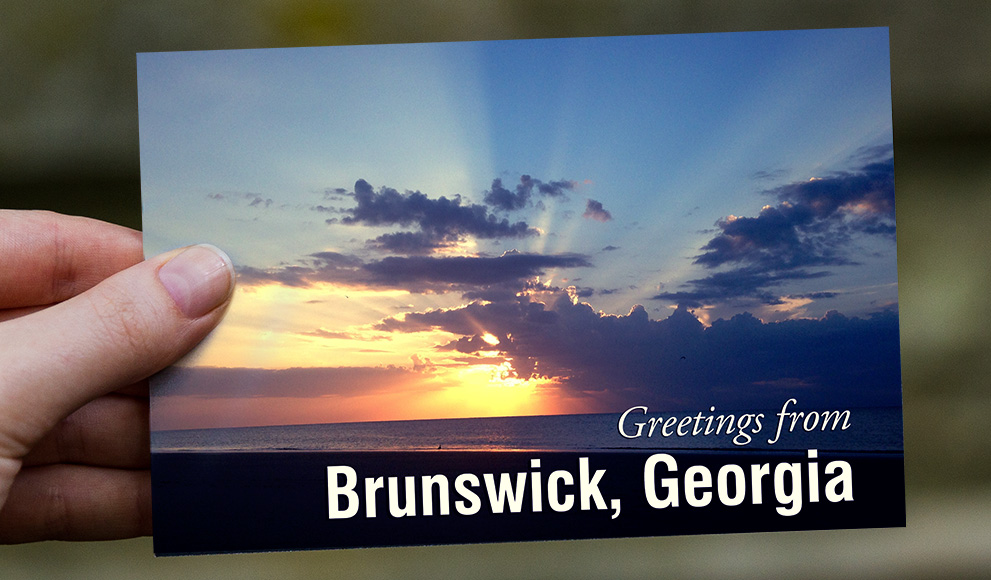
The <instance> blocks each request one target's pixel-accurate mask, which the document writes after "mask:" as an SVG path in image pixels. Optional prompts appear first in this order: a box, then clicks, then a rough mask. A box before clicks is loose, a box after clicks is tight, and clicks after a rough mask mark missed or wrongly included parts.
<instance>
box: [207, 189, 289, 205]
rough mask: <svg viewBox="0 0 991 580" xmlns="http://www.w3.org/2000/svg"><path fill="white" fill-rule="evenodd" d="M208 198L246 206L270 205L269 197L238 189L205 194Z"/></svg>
mask: <svg viewBox="0 0 991 580" xmlns="http://www.w3.org/2000/svg"><path fill="white" fill-rule="evenodd" d="M207 198H208V199H212V200H214V201H226V202H229V203H244V204H246V205H247V206H248V207H261V208H268V207H271V206H272V203H274V202H273V201H272V199H271V198H266V197H263V196H261V195H259V194H257V193H247V192H240V191H228V192H224V193H210V194H207Z"/></svg>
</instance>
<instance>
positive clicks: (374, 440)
mask: <svg viewBox="0 0 991 580" xmlns="http://www.w3.org/2000/svg"><path fill="white" fill-rule="evenodd" d="M778 411H779V409H773V410H763V411H752V412H750V413H752V414H757V413H763V414H764V417H763V418H762V419H761V423H760V426H759V428H758V425H757V423H756V422H755V421H754V420H752V419H751V421H750V422H749V423H748V424H746V427H745V428H744V429H742V434H741V429H740V428H739V427H740V426H741V425H742V424H741V423H740V422H739V421H740V418H741V416H742V415H743V413H740V412H727V411H716V412H703V413H702V414H701V419H699V420H696V419H697V413H691V414H689V413H671V414H661V413H648V414H644V413H643V412H640V411H634V412H631V413H629V414H628V415H627V417H626V419H625V421H624V422H623V428H624V429H625V431H626V434H627V435H629V436H633V435H635V434H636V433H637V432H638V430H639V431H640V436H639V437H632V438H630V437H623V436H622V435H621V434H620V429H619V425H620V421H621V419H622V414H621V413H601V414H585V415H544V416H527V417H486V418H469V419H429V420H414V421H373V422H361V423H326V424H314V425H279V426H263V427H234V428H214V429H187V430H175V431H153V432H152V433H151V444H152V451H153V452H159V453H169V452H171V453H175V452H212V453H217V452H267V451H422V450H434V449H442V450H449V451H526V450H535V451H536V450H540V451H584V450H601V451H610V450H612V451H622V450H651V449H688V450H698V451H702V450H707V449H708V450H731V449H732V450H741V451H742V450H760V451H775V450H778V451H794V450H803V449H818V450H822V451H844V452H866V451H875V452H877V451H882V452H900V451H902V449H903V443H902V410H901V408H900V407H883V408H854V409H850V410H849V417H848V418H847V417H845V418H844V419H846V420H845V421H840V423H839V424H836V423H834V422H833V421H832V419H831V420H830V421H828V422H825V421H822V420H820V419H821V417H816V419H817V420H816V421H815V422H813V421H812V420H811V418H810V417H808V416H806V417H802V418H800V419H799V420H798V421H797V422H796V423H795V425H794V427H793V428H792V425H791V421H790V419H788V420H786V421H785V424H784V425H783V427H782V430H781V433H780V435H779V434H778V433H777V431H778V416H777V414H776V413H777V412H778ZM720 416H722V417H723V419H722V427H721V428H717V427H719V421H720V419H719V417H720ZM729 416H732V417H733V419H732V421H733V423H732V428H730V425H731V424H730V422H729ZM709 417H712V420H711V421H707V419H708V418H709ZM651 418H654V419H655V420H656V422H657V426H656V427H655V429H654V432H653V434H652V436H649V437H648V436H647V433H648V430H649V429H650V426H651V425H650V422H648V419H651ZM670 418H674V419H675V422H672V424H671V425H670V427H669V429H668V436H665V435H664V433H663V428H662V427H663V424H664V423H665V422H666V421H668V420H670ZM686 418H689V419H690V422H689V423H688V424H687V425H686V427H685V428H683V429H682V435H681V436H679V435H678V433H677V424H679V423H680V422H681V421H683V420H685V419H686ZM637 423H643V427H642V428H640V427H638V426H637ZM824 424H825V425H826V429H825V430H823V425H824ZM834 426H835V427H836V428H835V429H834ZM844 426H845V427H846V428H845V429H844V428H843V427H844ZM706 428H708V431H709V433H708V434H706ZM807 428H808V429H809V430H808V431H807V430H806V429H807ZM693 430H695V431H696V433H695V434H693V433H692V431H693ZM775 438H776V440H775ZM769 440H774V443H773V444H770V443H768V441H769ZM741 443H742V444H741Z"/></svg>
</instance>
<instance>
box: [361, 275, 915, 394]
mask: <svg viewBox="0 0 991 580" xmlns="http://www.w3.org/2000/svg"><path fill="white" fill-rule="evenodd" d="M378 329H379V330H383V331H393V332H416V331H422V330H430V329H434V330H445V331H448V332H451V333H454V334H456V335H459V338H457V339H454V340H452V341H450V342H448V343H445V344H441V345H438V349H440V350H456V351H458V352H462V353H465V354H472V353H481V352H489V351H493V350H495V351H499V352H500V354H501V355H502V356H503V357H505V358H506V359H507V360H510V361H511V362H512V365H513V367H514V369H515V371H516V373H517V375H518V376H519V377H521V378H527V377H552V378H555V379H557V380H558V381H559V382H561V383H563V385H564V387H565V388H566V389H567V390H568V391H569V392H570V393H571V396H575V397H585V398H589V399H591V400H594V401H595V407H596V408H597V409H598V410H601V411H617V410H621V409H623V408H626V407H628V406H629V405H630V404H634V403H636V404H647V405H650V406H657V407H658V408H668V409H672V408H698V407H700V406H701V407H707V406H708V405H711V404H716V405H719V406H721V407H723V408H746V407H748V406H749V407H754V406H758V407H760V406H771V407H773V406H776V405H780V403H781V401H782V400H783V399H782V397H784V398H787V397H788V396H791V395H792V394H796V393H799V391H796V388H797V387H796V385H802V388H801V391H800V396H799V398H800V400H801V401H802V403H803V404H808V405H814V404H818V405H843V406H845V407H849V406H857V405H897V404H898V403H899V402H900V392H901V390H900V389H901V382H900V370H899V368H900V367H899V349H898V319H897V315H896V314H894V313H881V314H877V315H875V316H872V317H870V318H866V319H860V318H847V317H845V316H843V315H840V314H837V313H835V312H831V313H829V314H827V315H826V317H824V318H823V319H819V320H793V321H785V322H778V323H763V322H761V321H760V320H758V319H757V318H754V317H753V316H751V315H750V314H746V313H745V314H741V315H737V316H735V317H733V318H732V319H730V320H722V319H721V320H717V321H716V322H714V323H713V324H712V325H711V326H710V327H708V328H706V327H704V326H703V325H702V323H701V322H699V320H698V319H697V318H696V317H695V316H694V315H693V314H692V313H691V312H689V311H688V310H687V309H685V308H679V309H677V310H675V311H674V312H673V313H672V314H671V315H670V316H669V317H668V318H666V319H663V320H651V319H649V317H648V315H647V312H646V311H645V310H644V308H643V307H642V306H636V307H634V308H633V309H632V310H631V311H630V312H629V314H627V315H625V316H615V315H608V314H603V313H601V312H595V311H594V310H593V309H592V308H591V307H590V306H589V305H588V304H585V303H581V302H578V301H576V300H574V298H573V297H572V296H571V295H568V294H566V293H564V292H558V293H556V296H555V297H554V299H553V300H552V301H550V302H548V303H547V304H544V303H542V302H536V301H534V300H531V299H527V298H521V299H519V300H517V301H515V302H501V303H486V304H483V303H472V304H469V305H467V306H464V307H461V308H456V309H450V310H437V311H430V312H421V313H409V314H406V315H405V317H404V318H388V319H385V320H383V321H382V322H381V323H380V324H379V325H378ZM484 333H489V334H492V335H494V336H495V337H496V338H497V339H498V341H499V342H498V344H496V345H492V344H490V341H486V340H483V339H482V335H483V334H484ZM733 405H738V406H733Z"/></svg>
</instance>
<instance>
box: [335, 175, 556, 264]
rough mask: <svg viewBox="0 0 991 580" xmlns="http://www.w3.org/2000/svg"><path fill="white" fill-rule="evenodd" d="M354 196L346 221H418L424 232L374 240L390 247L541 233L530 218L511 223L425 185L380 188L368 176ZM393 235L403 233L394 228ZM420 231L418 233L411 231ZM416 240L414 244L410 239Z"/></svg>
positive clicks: (434, 245) (419, 248)
mask: <svg viewBox="0 0 991 580" xmlns="http://www.w3.org/2000/svg"><path fill="white" fill-rule="evenodd" d="M354 198H355V201H356V202H357V206H355V207H353V208H350V209H346V210H344V212H345V213H346V214H348V215H346V216H345V217H343V218H342V219H341V223H342V224H345V225H366V226H393V225H398V226H403V227H409V226H416V227H417V228H418V229H419V232H418V233H416V232H414V233H412V234H408V235H406V239H405V240H401V239H399V238H395V239H390V238H384V239H383V238H380V239H377V240H374V241H373V242H372V243H371V245H372V246H373V247H378V248H381V249H385V250H389V251H397V250H396V248H402V247H412V248H414V249H415V250H416V253H422V252H426V251H428V250H430V249H436V248H441V247H445V246H447V245H450V244H452V243H456V242H457V241H459V240H461V239H463V238H465V237H466V236H473V237H475V238H482V239H496V238H525V237H528V236H535V235H537V234H538V232H537V230H536V229H534V228H531V227H530V226H529V225H527V223H526V222H523V221H518V222H515V223H510V221H509V220H508V219H505V218H504V219H499V218H497V217H496V216H494V215H492V214H490V213H489V211H488V208H486V207H485V206H483V205H479V204H470V205H468V204H462V202H461V198H460V196H459V197H455V198H454V199H448V198H446V197H443V196H442V197H439V198H437V199H431V198H429V197H427V196H426V195H425V194H423V193H420V192H419V191H407V192H406V193H400V192H399V191H397V190H395V189H392V188H390V187H381V188H379V190H378V191H375V189H374V188H373V187H372V186H371V185H370V184H369V183H368V182H367V181H365V180H364V179H359V180H358V181H357V182H356V183H355V184H354ZM390 235H393V236H396V235H399V234H390ZM413 235H416V236H418V238H417V239H415V240H414V239H413V238H412V237H411V236H413ZM410 241H415V242H416V243H415V244H412V245H411V246H410V245H409V244H405V245H404V243H406V242H410Z"/></svg>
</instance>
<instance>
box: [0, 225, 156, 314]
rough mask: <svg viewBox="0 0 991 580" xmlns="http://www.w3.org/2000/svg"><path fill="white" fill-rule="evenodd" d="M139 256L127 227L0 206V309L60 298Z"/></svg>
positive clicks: (135, 234)
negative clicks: (5, 208) (0, 208)
mask: <svg viewBox="0 0 991 580" xmlns="http://www.w3.org/2000/svg"><path fill="white" fill-rule="evenodd" d="M142 259H143V255H142V250H141V233H140V232H136V231H134V230H132V229H129V228H125V227H122V226H117V225H113V224H108V223H106V222H101V221H97V220H92V219H88V218H81V217H73V216H65V215H59V214H56V213H51V212H46V211H17V210H0V308H18V307H24V306H40V305H46V304H53V303H56V302H61V301H63V300H65V299H67V298H71V297H72V296H75V295H77V294H79V293H81V292H83V291H85V290H87V289H89V288H92V287H93V286H95V285H96V284H97V283H98V282H100V281H101V280H103V279H104V278H106V277H108V276H110V275H111V274H115V273H117V272H119V271H121V270H123V269H125V268H127V267H129V266H132V265H134V264H137V263H138V262H140V261H141V260H142Z"/></svg>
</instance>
